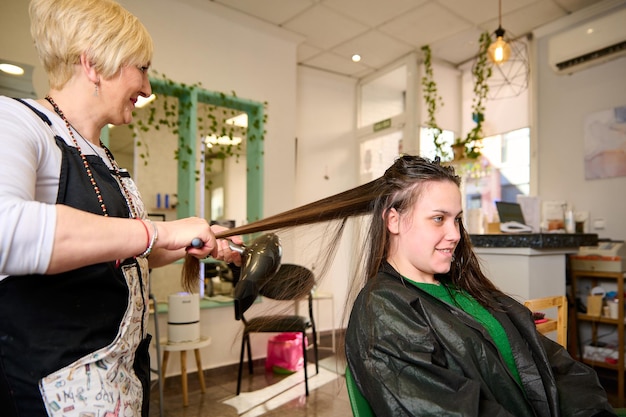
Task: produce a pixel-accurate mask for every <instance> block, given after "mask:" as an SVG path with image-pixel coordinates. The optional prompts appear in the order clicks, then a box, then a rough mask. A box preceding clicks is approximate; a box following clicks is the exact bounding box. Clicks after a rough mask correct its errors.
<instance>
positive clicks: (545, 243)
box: [470, 233, 598, 249]
mask: <svg viewBox="0 0 626 417" xmlns="http://www.w3.org/2000/svg"><path fill="white" fill-rule="evenodd" d="M470 238H471V240H472V244H473V245H474V247H476V248H531V249H561V248H578V247H580V246H596V245H597V244H598V235H597V234H595V233H515V234H513V233H499V234H493V235H470Z"/></svg>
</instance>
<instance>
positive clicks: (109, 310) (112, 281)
mask: <svg viewBox="0 0 626 417" xmlns="http://www.w3.org/2000/svg"><path fill="white" fill-rule="evenodd" d="M20 101H21V100H20ZM21 102H22V103H24V104H25V105H27V106H28V107H29V108H31V110H33V111H34V112H35V113H36V114H37V115H38V116H39V117H40V118H41V119H42V120H44V122H46V123H47V124H48V125H51V122H50V120H49V119H48V118H47V117H46V115H44V114H43V113H41V112H40V111H38V110H37V109H35V108H33V107H32V106H30V105H28V104H27V103H25V102H23V101H21ZM55 140H56V144H57V146H58V147H59V148H60V149H61V153H62V163H61V172H60V177H59V191H58V195H57V204H64V205H67V206H71V207H74V208H77V209H79V210H83V211H87V212H91V213H94V214H100V215H101V214H102V208H101V207H100V203H99V202H98V200H97V197H96V194H95V192H94V189H93V186H92V185H91V182H90V179H89V177H88V175H87V173H86V170H85V167H84V166H83V161H82V159H81V156H80V154H79V152H78V150H77V149H76V148H75V147H72V146H69V145H68V144H67V143H66V142H65V141H64V140H63V139H62V138H60V137H58V136H55ZM86 157H87V160H88V162H89V164H90V166H91V171H92V175H93V177H94V179H95V181H96V183H97V184H98V186H99V187H100V192H101V195H102V197H103V199H104V202H105V204H106V207H107V211H108V213H109V216H113V217H124V218H128V217H129V209H128V206H127V203H126V200H125V198H124V196H123V194H122V193H121V191H120V188H119V185H118V183H117V181H116V179H115V178H114V177H113V176H112V175H111V173H110V170H109V168H108V166H107V165H106V164H105V163H104V161H102V159H101V158H100V157H98V156H97V155H87V156H86ZM92 232H93V233H94V234H97V233H98V230H93V231H92ZM146 268H147V267H146ZM123 270H126V271H129V270H131V271H132V270H134V272H133V273H132V274H131V275H133V276H134V277H138V278H139V279H138V285H139V287H141V288H142V291H141V303H143V305H142V306H141V307H140V308H142V309H144V310H145V313H140V314H142V316H143V319H144V320H142V322H141V333H142V334H144V335H145V330H144V326H145V322H146V321H145V318H147V308H146V307H145V306H146V304H147V300H146V299H145V298H144V295H143V294H147V290H146V289H145V288H144V287H145V284H144V282H143V280H142V279H141V277H142V271H141V270H140V267H139V265H138V263H137V261H136V260H135V259H134V258H130V259H127V260H125V261H124V262H122V264H121V265H120V266H119V267H116V265H115V262H108V263H100V264H96V265H90V266H87V267H83V268H79V269H77V270H73V271H69V272H65V273H61V274H56V275H27V276H10V277H7V278H5V279H4V280H2V281H0V415H2V416H3V417H18V416H19V417H39V416H47V415H49V414H48V413H47V412H46V406H45V405H44V402H45V403H47V404H48V409H49V410H51V411H53V412H56V411H58V412H59V413H63V412H71V411H72V410H76V409H78V408H79V407H80V406H81V404H82V403H83V399H84V398H81V396H82V391H81V390H80V388H79V389H75V388H72V389H68V390H67V391H61V392H62V394H60V393H58V392H57V393H55V397H56V398H47V399H46V400H45V401H44V398H43V392H42V390H40V382H41V380H42V378H44V377H46V376H48V375H50V374H51V373H53V372H55V371H58V370H59V369H61V368H64V367H66V366H68V365H70V364H73V363H74V362H75V361H77V360H79V359H80V358H83V357H85V356H86V355H89V354H90V353H92V352H96V351H98V350H99V349H102V348H104V347H106V346H109V345H110V344H111V343H112V342H113V341H114V340H116V337H118V333H119V331H120V326H121V324H122V320H123V318H124V316H125V314H126V313H127V310H130V308H129V284H128V282H127V277H125V273H124V272H123ZM146 270H147V269H146ZM144 274H145V272H144ZM126 275H128V274H126ZM135 303H136V301H135ZM142 339H143V337H142ZM148 346H149V336H148V337H147V338H145V339H143V341H142V342H141V343H140V346H139V348H138V349H137V350H136V351H134V352H132V354H133V356H134V357H135V360H134V368H135V374H136V376H137V377H138V378H139V380H140V382H141V386H142V387H143V388H142V390H143V392H142V394H141V395H142V397H143V398H136V399H135V401H136V402H137V403H138V404H142V406H141V408H142V415H143V416H147V415H148V403H149V401H148V395H149V379H150V370H149V357H148ZM102 363H104V362H102ZM87 372H88V373H89V365H87ZM69 378H70V379H71V374H70V377H69ZM60 383H61V381H58V382H57V385H58V384H60ZM90 383H91V381H90ZM93 383H94V384H97V383H99V381H93ZM107 395H108V396H110V397H111V398H110V400H111V401H110V404H111V405H112V406H113V407H115V406H116V404H115V398H116V397H115V393H114V392H108V393H107ZM101 397H102V395H101ZM57 400H58V401H57ZM139 401H143V403H139ZM118 409H119V405H118ZM103 411H114V410H113V409H111V410H108V409H106V410H103ZM53 415H56V414H53Z"/></svg>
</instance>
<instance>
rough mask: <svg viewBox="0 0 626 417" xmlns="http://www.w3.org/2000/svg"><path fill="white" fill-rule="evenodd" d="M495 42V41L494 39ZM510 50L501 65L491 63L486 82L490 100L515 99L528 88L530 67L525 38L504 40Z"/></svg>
mask: <svg viewBox="0 0 626 417" xmlns="http://www.w3.org/2000/svg"><path fill="white" fill-rule="evenodd" d="M494 40H495V39H494ZM505 41H506V42H507V43H508V45H509V47H510V48H511V53H510V55H509V59H508V60H507V61H506V62H503V63H501V64H494V63H491V61H490V63H491V66H492V73H491V77H489V79H488V80H487V84H488V85H489V93H488V95H487V97H488V98H489V99H490V100H495V99H503V98H511V97H517V96H519V95H520V94H521V93H522V92H524V91H525V90H526V89H527V88H528V79H529V76H530V65H529V61H528V41H527V39H526V37H522V38H517V39H506V34H505Z"/></svg>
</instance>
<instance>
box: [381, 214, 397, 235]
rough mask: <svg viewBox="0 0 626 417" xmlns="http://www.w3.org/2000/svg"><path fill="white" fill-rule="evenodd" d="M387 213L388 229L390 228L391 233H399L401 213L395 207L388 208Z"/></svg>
mask: <svg viewBox="0 0 626 417" xmlns="http://www.w3.org/2000/svg"><path fill="white" fill-rule="evenodd" d="M386 215H387V216H386V219H385V222H386V223H387V224H386V226H387V230H389V233H391V234H394V235H397V234H398V233H400V213H398V210H396V209H395V208H390V209H389V210H387V212H386ZM383 216H384V215H383Z"/></svg>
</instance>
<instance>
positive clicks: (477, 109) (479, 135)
mask: <svg viewBox="0 0 626 417" xmlns="http://www.w3.org/2000/svg"><path fill="white" fill-rule="evenodd" d="M490 44H491V35H490V34H489V32H483V33H482V34H481V35H480V38H479V50H478V56H477V57H476V61H475V62H474V65H473V66H472V77H473V79H474V90H473V92H474V96H473V98H472V120H473V121H474V123H476V124H475V125H474V127H473V128H472V129H471V130H470V131H469V132H468V133H467V135H466V136H465V138H463V139H461V138H457V139H456V140H455V142H454V143H455V144H462V145H464V146H465V151H466V156H467V157H468V158H472V159H475V158H477V157H479V156H480V148H481V146H482V143H481V141H482V139H483V122H484V121H485V103H486V101H487V94H488V93H489V84H488V80H489V78H490V77H491V74H492V65H491V63H490V62H489V59H488V57H487V50H488V49H489V45H490Z"/></svg>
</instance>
